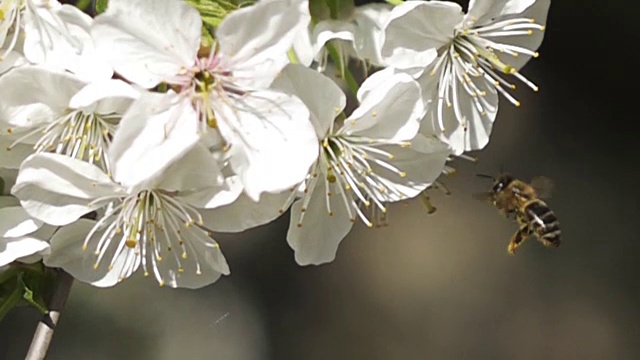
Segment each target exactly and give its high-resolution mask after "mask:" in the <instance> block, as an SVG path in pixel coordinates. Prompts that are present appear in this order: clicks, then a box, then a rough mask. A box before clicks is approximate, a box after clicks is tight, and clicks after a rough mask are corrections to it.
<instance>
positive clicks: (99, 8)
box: [96, 0, 109, 14]
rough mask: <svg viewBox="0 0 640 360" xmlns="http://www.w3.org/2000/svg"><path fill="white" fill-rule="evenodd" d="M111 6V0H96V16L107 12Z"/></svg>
mask: <svg viewBox="0 0 640 360" xmlns="http://www.w3.org/2000/svg"><path fill="white" fill-rule="evenodd" d="M108 6H109V0H96V14H101V13H103V12H105V11H107V7H108Z"/></svg>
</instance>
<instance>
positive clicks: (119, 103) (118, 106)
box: [69, 79, 140, 114]
mask: <svg viewBox="0 0 640 360" xmlns="http://www.w3.org/2000/svg"><path fill="white" fill-rule="evenodd" d="M138 97H140V93H139V92H138V91H137V90H135V89H134V88H133V86H131V85H129V84H127V83H125V82H124V81H122V80H114V79H107V80H102V81H95V82H92V83H89V84H87V85H86V86H85V87H83V88H82V89H81V90H79V91H78V92H77V93H76V94H75V95H74V96H73V97H72V98H71V100H70V102H69V107H71V108H73V109H79V108H91V110H92V112H95V113H98V114H112V113H118V114H123V113H124V112H125V111H126V110H127V109H128V108H129V106H130V105H131V103H132V102H133V101H132V100H134V99H137V98H138Z"/></svg>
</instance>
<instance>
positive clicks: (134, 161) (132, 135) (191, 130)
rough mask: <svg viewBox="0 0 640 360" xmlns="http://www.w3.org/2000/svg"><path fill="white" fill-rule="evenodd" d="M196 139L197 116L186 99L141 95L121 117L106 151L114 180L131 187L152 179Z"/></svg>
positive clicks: (192, 144) (193, 143)
mask: <svg viewBox="0 0 640 360" xmlns="http://www.w3.org/2000/svg"><path fill="white" fill-rule="evenodd" d="M199 139H200V134H199V130H198V117H197V115H196V112H195V110H194V109H193V107H192V105H191V101H190V100H189V99H188V98H186V97H179V96H178V95H176V94H174V93H168V94H155V93H153V94H152V93H147V94H144V95H142V96H141V97H140V98H139V99H138V100H136V101H135V102H134V103H133V104H132V105H131V107H130V108H129V110H128V111H127V112H126V113H125V114H124V116H123V117H122V120H121V121H120V127H119V129H118V131H117V132H116V134H115V136H114V138H113V142H112V143H111V146H110V148H109V152H110V154H109V155H110V159H111V160H112V169H113V177H114V180H115V181H117V182H119V183H121V184H123V185H125V186H134V185H137V184H140V183H142V182H144V181H147V180H149V179H152V178H154V177H156V176H157V175H159V174H160V173H161V172H162V171H164V169H166V168H167V167H168V166H169V165H171V164H172V163H173V162H174V161H176V160H177V159H179V158H180V157H182V156H183V155H184V154H185V153H186V152H187V151H189V150H190V149H191V148H192V147H193V146H194V145H195V144H196V143H197V142H198V140H199Z"/></svg>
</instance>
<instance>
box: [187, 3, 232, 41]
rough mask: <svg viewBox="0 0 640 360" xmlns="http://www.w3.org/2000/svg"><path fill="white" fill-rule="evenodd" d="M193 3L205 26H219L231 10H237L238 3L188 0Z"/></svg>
mask: <svg viewBox="0 0 640 360" xmlns="http://www.w3.org/2000/svg"><path fill="white" fill-rule="evenodd" d="M186 1H187V2H188V3H189V4H191V5H192V6H193V7H194V8H196V10H198V12H199V13H200V17H201V18H202V23H203V24H204V25H205V26H211V27H213V28H217V27H218V26H219V25H220V23H221V22H222V19H224V18H225V16H227V14H229V13H230V12H232V11H234V10H237V9H238V7H239V6H238V5H236V4H234V3H233V2H231V1H227V0H186ZM203 33H204V32H203Z"/></svg>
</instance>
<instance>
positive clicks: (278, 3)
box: [216, 0, 311, 86]
mask: <svg viewBox="0 0 640 360" xmlns="http://www.w3.org/2000/svg"><path fill="white" fill-rule="evenodd" d="M308 6H309V5H308V2H307V1H304V0H268V1H260V2H258V3H256V4H254V5H252V6H249V7H245V8H241V9H239V10H236V11H234V12H232V13H231V14H229V15H228V16H227V17H226V18H225V19H224V20H223V21H222V23H221V24H220V27H218V29H217V30H216V36H217V38H218V40H219V45H220V54H221V56H222V58H223V61H224V62H225V64H226V67H228V68H229V69H231V70H232V71H233V74H234V76H236V77H238V78H245V79H249V80H250V81H251V84H253V85H254V86H258V85H257V84H260V85H261V86H268V85H269V84H270V83H271V81H273V79H274V78H275V76H276V75H277V74H278V72H279V71H280V70H281V69H282V68H283V67H284V66H285V65H286V64H287V63H288V62H289V61H288V60H287V57H286V52H287V51H288V50H289V49H290V48H291V46H292V45H293V42H294V39H295V38H296V36H297V34H298V33H299V32H300V31H304V29H306V27H307V25H308V24H309V21H310V19H311V18H310V16H309V10H308ZM247 24H251V26H247Z"/></svg>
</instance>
